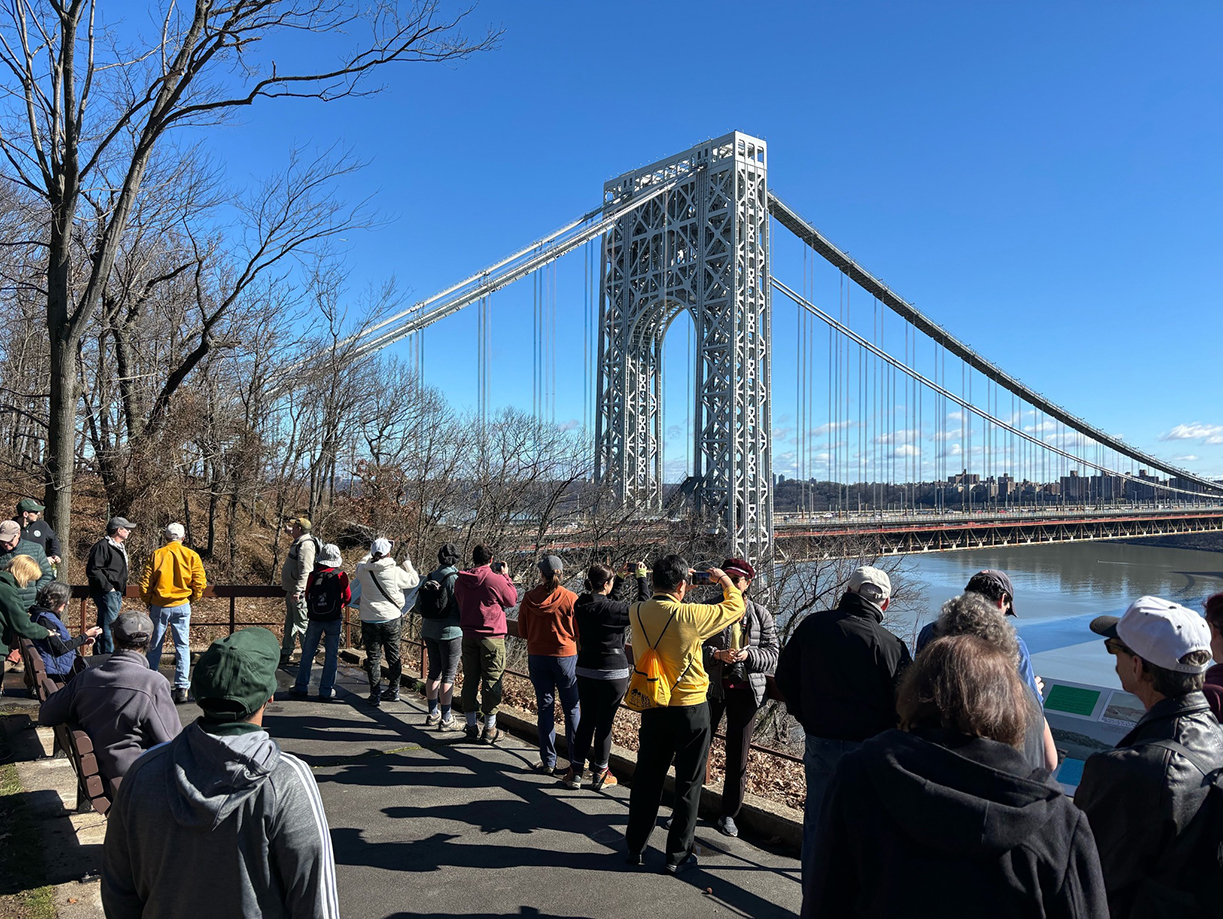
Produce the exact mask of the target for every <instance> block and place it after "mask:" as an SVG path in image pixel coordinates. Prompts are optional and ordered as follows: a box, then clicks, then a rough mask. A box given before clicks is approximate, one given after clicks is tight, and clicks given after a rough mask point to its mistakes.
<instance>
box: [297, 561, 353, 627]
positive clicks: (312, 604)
mask: <svg viewBox="0 0 1223 919" xmlns="http://www.w3.org/2000/svg"><path fill="white" fill-rule="evenodd" d="M343 606H344V600H343V589H342V588H341V585H340V574H339V572H338V571H336V570H335V569H334V568H333V569H332V570H331V571H316V572H315V574H314V583H313V584H311V585H310V590H308V591H307V592H306V612H307V614H308V615H309V617H310V618H311V619H313V620H315V621H318V622H333V621H335V620H336V619H339V618H340V613H342V612H343Z"/></svg>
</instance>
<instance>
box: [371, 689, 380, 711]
mask: <svg viewBox="0 0 1223 919" xmlns="http://www.w3.org/2000/svg"><path fill="white" fill-rule="evenodd" d="M369 704H370V705H372V706H373V707H374V708H378V707H379V706H380V705H381V704H382V693H380V692H378V690H376V689H375V690H374V691H373V692H371V693H370V694H369Z"/></svg>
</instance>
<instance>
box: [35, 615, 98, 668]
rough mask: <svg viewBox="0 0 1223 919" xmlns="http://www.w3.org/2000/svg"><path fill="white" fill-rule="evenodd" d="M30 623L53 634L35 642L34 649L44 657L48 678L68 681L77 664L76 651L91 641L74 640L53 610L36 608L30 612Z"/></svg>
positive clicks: (81, 638)
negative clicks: (52, 677) (74, 665)
mask: <svg viewBox="0 0 1223 919" xmlns="http://www.w3.org/2000/svg"><path fill="white" fill-rule="evenodd" d="M30 621H31V622H33V623H35V624H37V625H41V626H42V627H43V628H45V629H46V630H47V631H48V632H50V633H51V634H49V635H48V636H47V637H46V638H40V639H38V640H36V641H35V642H34V647H35V648H37V649H38V653H39V656H41V657H42V662H43V666H44V667H45V668H46V671H47V676H54V677H59V678H60V680H61V681H62V680H66V679H67V678H68V676H69V675H70V674H71V673H72V666H73V664H75V663H76V656H77V655H76V649H77V648H79V647H80V646H81V645H83V644H85V642H86V641H88V640H89V639H88V637H87V636H85V635H79V636H77V637H76V638H73V637H72V633H71V632H69V631H68V626H66V625H64V623H63V620H61V619H60V618H59V616H57V615H55V613H53V612H51V610H49V609H45V608H43V607H41V606H35V607H34V608H33V609H31V610H30Z"/></svg>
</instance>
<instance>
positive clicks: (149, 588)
mask: <svg viewBox="0 0 1223 919" xmlns="http://www.w3.org/2000/svg"><path fill="white" fill-rule="evenodd" d="M185 535H186V533H185V531H184V530H183V525H182V524H181V523H172V524H170V525H169V526H168V527H166V532H165V539H166V542H165V545H163V546H162V547H161V548H160V549H158V550H157V551H156V552H154V553H153V554H152V555H151V556H149V560H148V561H147V562H145V565H144V573H143V574H142V575H141V576H140V599H142V600H143V601H144V602H145V603H147V604H148V606H149V618H150V619H152V620H153V637H152V639H151V640H150V642H149V651H148V657H149V666H150V667H152V668H153V669H154V670H156V669H157V668H158V667H159V666H160V665H161V646H162V645H163V644H165V641H166V632H167V631H169V632H171V633H172V634H173V636H174V654H175V659H174V701H175V702H177V703H183V702H186V701H187V693H188V689H189V687H190V686H191V682H190V680H189V676H188V675H189V670H190V667H191V644H190V641H189V638H190V634H191V604H192V603H194V602H196V601H197V600H199V598H200V597H202V596H203V595H204V588H205V587H207V586H208V581H207V579H206V578H205V577H204V563H203V561H201V560H200V556H199V553H198V552H195V551H194V550H192V549H188V548H187V547H186V546H184V545H183V537H184V536H185Z"/></svg>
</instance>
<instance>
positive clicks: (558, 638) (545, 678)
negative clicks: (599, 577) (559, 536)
mask: <svg viewBox="0 0 1223 919" xmlns="http://www.w3.org/2000/svg"><path fill="white" fill-rule="evenodd" d="M563 580H564V567H563V565H562V564H561V560H560V559H559V558H557V557H556V556H555V555H545V556H544V557H543V558H542V559H540V561H539V584H538V585H537V586H535V587H533V588H531V589H530V590H529V591H527V594H526V596H525V597H523V598H522V606H521V607H519V609H518V637H519V638H521V639H523V640H525V641H526V643H527V671H528V672H529V673H530V675H531V684H532V685H533V686H534V687H535V711H536V712H537V719H538V721H537V725H538V728H539V762H538V763H536V764H535V771H536V772H542V773H544V774H545V775H547V774H550V773H552V772H555V771H556V697H557V696H560V699H561V710H562V711H563V712H564V713H565V740H566V742H567V743H569V744H572V743H573V739H574V737H575V736H576V729H577V726H578V718H579V712H578V678H577V659H578V642H577V624H576V623H575V621H574V618H573V604H574V602H575V601H576V600H577V598H578V595H577V594H575V593H574V592H573V591H572V590H569V589H567V588H565V587H563V586H561V582H562V581H563Z"/></svg>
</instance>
